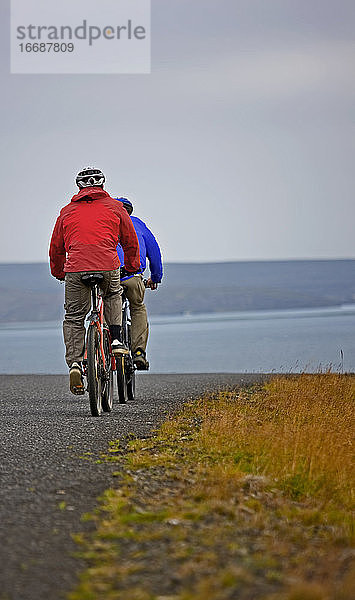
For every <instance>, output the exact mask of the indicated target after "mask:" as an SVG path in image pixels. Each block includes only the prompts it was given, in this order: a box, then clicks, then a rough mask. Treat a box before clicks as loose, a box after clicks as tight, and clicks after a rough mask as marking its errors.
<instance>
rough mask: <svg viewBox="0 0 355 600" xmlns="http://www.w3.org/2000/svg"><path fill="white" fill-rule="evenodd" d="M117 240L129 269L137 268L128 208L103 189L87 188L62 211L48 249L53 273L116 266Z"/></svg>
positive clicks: (56, 274)
mask: <svg viewBox="0 0 355 600" xmlns="http://www.w3.org/2000/svg"><path fill="white" fill-rule="evenodd" d="M118 243H120V244H121V246H122V247H123V250H124V258H125V266H126V270H127V271H132V272H133V271H138V270H139V268H140V264H139V246H138V240H137V235H136V232H135V230H134V227H133V225H132V221H131V219H130V217H129V215H128V213H127V211H126V209H125V208H123V206H122V204H121V203H120V202H117V200H114V199H113V198H111V196H110V195H109V194H108V193H107V192H105V191H104V190H103V189H101V188H98V187H89V188H84V189H82V190H81V191H80V192H79V194H77V195H76V196H73V198H72V199H71V202H70V204H67V206H64V208H62V210H61V211H60V215H59V217H58V219H57V222H56V224H55V227H54V230H53V234H52V239H51V244H50V249H49V257H50V265H51V273H52V275H53V277H56V278H57V279H64V277H65V273H66V272H67V273H78V272H80V271H112V270H113V269H117V268H118V267H119V266H120V261H119V259H118V256H117V250H116V247H117V244H118Z"/></svg>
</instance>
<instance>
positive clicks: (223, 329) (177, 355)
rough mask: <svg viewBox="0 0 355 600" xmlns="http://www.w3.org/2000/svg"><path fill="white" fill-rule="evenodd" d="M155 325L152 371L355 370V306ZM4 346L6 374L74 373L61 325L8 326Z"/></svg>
mask: <svg viewBox="0 0 355 600" xmlns="http://www.w3.org/2000/svg"><path fill="white" fill-rule="evenodd" d="M150 323H151V332H150V338H149V347H148V358H149V360H150V363H151V372H152V373H203V372H205V373H207V372H210V373H211V372H229V373H242V372H271V371H276V372H290V371H291V372H300V371H308V372H312V371H317V370H318V369H319V368H323V369H325V368H327V367H329V366H332V368H333V369H335V370H338V369H344V370H345V371H351V372H354V371H355V305H347V306H343V307H335V308H322V309H308V310H306V309H304V310H282V311H256V312H235V313H222V314H204V315H184V316H171V317H168V316H164V317H152V318H151V319H150ZM0 350H1V362H0V373H7V374H11V373H53V374H59V373H66V372H67V369H66V365H65V363H64V346H63V339H62V329H61V323H13V324H8V325H2V326H0ZM342 356H343V359H342Z"/></svg>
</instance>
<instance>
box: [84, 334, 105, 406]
mask: <svg viewBox="0 0 355 600" xmlns="http://www.w3.org/2000/svg"><path fill="white" fill-rule="evenodd" d="M100 367H101V365H100V346H99V340H98V333H97V329H96V325H89V329H88V335H87V380H88V392H89V400H90V410H91V414H92V416H93V417H100V416H101V414H102V390H101V387H102V386H101V373H100V371H101V368H100Z"/></svg>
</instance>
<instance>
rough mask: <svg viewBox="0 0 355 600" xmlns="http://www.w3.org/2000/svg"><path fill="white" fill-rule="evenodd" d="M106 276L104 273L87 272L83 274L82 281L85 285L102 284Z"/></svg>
mask: <svg viewBox="0 0 355 600" xmlns="http://www.w3.org/2000/svg"><path fill="white" fill-rule="evenodd" d="M103 278H104V276H103V274H102V273H85V275H82V276H81V281H82V282H83V283H85V285H100V283H101V282H102V280H103Z"/></svg>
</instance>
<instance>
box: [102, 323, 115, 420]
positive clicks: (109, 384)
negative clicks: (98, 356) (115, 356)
mask: <svg viewBox="0 0 355 600" xmlns="http://www.w3.org/2000/svg"><path fill="white" fill-rule="evenodd" d="M104 351H105V362H106V372H105V376H104V383H103V392H102V410H103V411H104V412H111V410H112V406H113V372H112V364H111V351H110V338H109V334H108V332H107V330H104Z"/></svg>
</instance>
